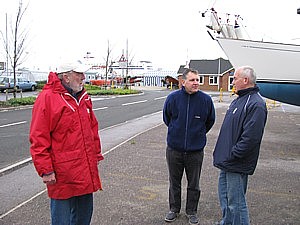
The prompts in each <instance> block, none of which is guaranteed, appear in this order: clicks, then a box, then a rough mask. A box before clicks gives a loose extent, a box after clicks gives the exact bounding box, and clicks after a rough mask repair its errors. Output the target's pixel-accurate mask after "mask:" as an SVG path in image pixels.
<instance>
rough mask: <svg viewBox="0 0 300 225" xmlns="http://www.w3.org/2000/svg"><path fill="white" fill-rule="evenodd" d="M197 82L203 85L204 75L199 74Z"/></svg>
mask: <svg viewBox="0 0 300 225" xmlns="http://www.w3.org/2000/svg"><path fill="white" fill-rule="evenodd" d="M199 78H200V80H199V84H201V85H203V84H204V76H199Z"/></svg>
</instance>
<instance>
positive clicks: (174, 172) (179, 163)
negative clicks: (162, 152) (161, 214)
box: [166, 147, 203, 215]
mask: <svg viewBox="0 0 300 225" xmlns="http://www.w3.org/2000/svg"><path fill="white" fill-rule="evenodd" d="M166 158H167V164H168V168H169V182H170V186H169V206H170V211H172V212H178V213H179V212H180V208H181V180H182V176H183V172H184V171H185V174H186V177H187V197H186V209H185V212H186V214H188V215H195V214H196V213H197V207H198V203H199V198H200V185H199V182H200V174H201V167H202V162H203V151H195V152H180V151H175V150H172V149H170V148H169V147H167V151H166Z"/></svg>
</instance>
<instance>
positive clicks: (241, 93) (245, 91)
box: [237, 85, 259, 97]
mask: <svg viewBox="0 0 300 225" xmlns="http://www.w3.org/2000/svg"><path fill="white" fill-rule="evenodd" d="M250 92H259V87H258V86H256V85H255V86H254V87H251V88H246V89H243V90H239V91H238V92H237V94H238V96H239V97H242V96H244V95H247V94H249V93H250Z"/></svg>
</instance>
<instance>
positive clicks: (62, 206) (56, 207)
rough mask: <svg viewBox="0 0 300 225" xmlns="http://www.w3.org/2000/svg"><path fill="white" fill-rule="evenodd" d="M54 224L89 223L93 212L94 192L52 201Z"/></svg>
mask: <svg viewBox="0 0 300 225" xmlns="http://www.w3.org/2000/svg"><path fill="white" fill-rule="evenodd" d="M50 208H51V222H52V223H51V224H52V225H89V224H90V222H91V219H92V214H93V194H87V195H81V196H75V197H72V198H69V199H63V200H60V199H53V198H51V202H50Z"/></svg>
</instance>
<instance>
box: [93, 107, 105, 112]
mask: <svg viewBox="0 0 300 225" xmlns="http://www.w3.org/2000/svg"><path fill="white" fill-rule="evenodd" d="M107 108H108V107H107V106H105V107H101V108H95V109H93V111H98V110H102V109H107Z"/></svg>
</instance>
